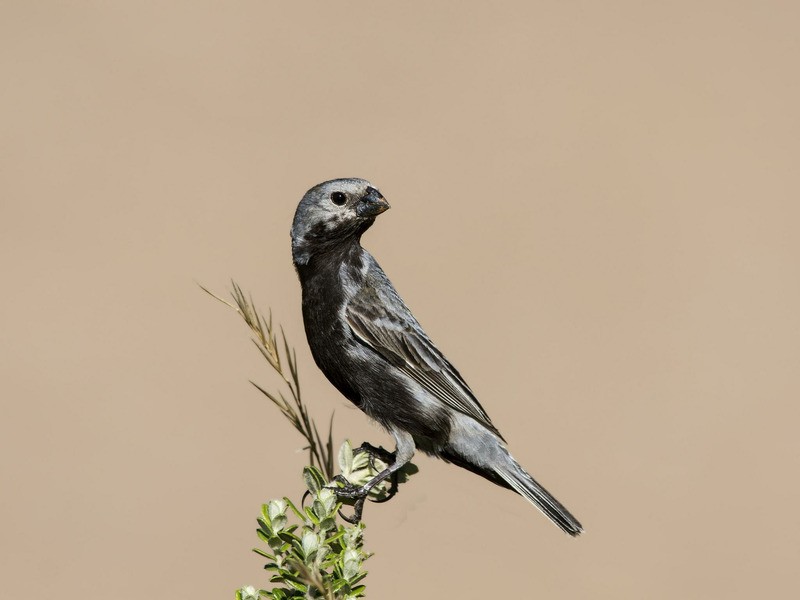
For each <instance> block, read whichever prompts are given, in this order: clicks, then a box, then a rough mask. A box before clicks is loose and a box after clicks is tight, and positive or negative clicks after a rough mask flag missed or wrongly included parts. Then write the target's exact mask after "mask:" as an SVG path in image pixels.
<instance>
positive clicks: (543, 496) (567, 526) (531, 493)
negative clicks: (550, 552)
mask: <svg viewBox="0 0 800 600" xmlns="http://www.w3.org/2000/svg"><path fill="white" fill-rule="evenodd" d="M509 458H510V457H509ZM509 462H510V464H509V465H508V466H505V465H504V466H503V467H501V468H497V469H496V472H497V474H498V475H499V476H500V477H501V478H502V479H503V481H504V482H505V483H507V484H508V486H509V487H510V488H511V489H512V490H514V491H515V492H517V493H518V494H519V495H520V496H522V497H523V498H525V499H526V500H528V501H529V502H530V503H531V504H533V505H534V506H535V507H536V508H538V509H539V510H540V511H542V512H543V513H544V514H545V515H546V516H547V517H549V518H550V520H551V521H553V523H555V524H556V525H558V526H559V527H560V528H561V529H562V530H564V531H565V532H566V533H568V534H570V535H571V536H573V537H574V536H577V535H579V534H580V533H581V532H582V531H583V527H582V526H581V524H580V523H579V522H578V519H576V518H575V517H573V516H572V515H571V514H570V512H569V511H568V510H567V509H566V508H564V506H563V505H562V504H561V503H560V502H559V501H558V500H556V499H555V498H554V497H553V495H552V494H551V493H550V492H548V491H547V490H546V489H544V488H543V487H542V486H541V485H539V483H538V482H537V481H536V480H535V479H534V478H533V477H531V476H530V475H529V474H528V473H527V472H526V471H525V469H523V468H522V467H521V466H520V465H519V463H517V461H515V460H514V459H513V458H512V459H511V460H510V461H509Z"/></svg>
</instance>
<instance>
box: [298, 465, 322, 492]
mask: <svg viewBox="0 0 800 600" xmlns="http://www.w3.org/2000/svg"><path fill="white" fill-rule="evenodd" d="M303 479H304V480H305V482H306V487H307V488H308V491H309V492H311V493H312V494H316V493H317V492H319V491H320V490H321V489H322V488H323V487H324V486H325V478H324V477H323V476H322V473H320V470H319V469H317V468H316V467H313V466H308V467H305V468H304V469H303Z"/></svg>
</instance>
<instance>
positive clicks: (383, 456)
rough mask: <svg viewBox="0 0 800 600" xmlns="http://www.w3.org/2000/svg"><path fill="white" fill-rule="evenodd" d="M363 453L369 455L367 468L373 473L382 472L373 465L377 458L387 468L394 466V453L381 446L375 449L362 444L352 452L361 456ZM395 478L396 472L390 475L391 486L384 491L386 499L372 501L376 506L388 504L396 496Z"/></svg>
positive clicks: (367, 444) (367, 443)
mask: <svg viewBox="0 0 800 600" xmlns="http://www.w3.org/2000/svg"><path fill="white" fill-rule="evenodd" d="M364 452H366V453H367V454H368V455H369V466H370V468H371V469H372V470H373V471H375V472H380V471H382V469H381V468H380V467H379V466H378V465H376V464H375V459H376V458H379V459H380V460H382V461H383V462H384V463H385V464H386V465H387V466H391V465H393V464H394V461H395V453H394V452H389V451H388V450H387V449H386V448H384V447H383V446H378V447H377V448H376V447H375V446H373V445H372V444H370V443H369V442H364V443H362V444H361V445H360V446H359V447H358V448H356V449H355V450H353V454H362V453H364ZM397 476H398V473H397V471H395V472H393V473H392V475H391V477H392V485H391V486H390V487H389V489H388V490H387V491H386V497H385V498H380V499H375V500H372V502H375V503H376V504H381V503H383V502H388V501H389V500H391V499H392V498H394V496H395V494H397V484H398V482H397ZM367 485H369V484H367ZM365 487H366V486H365ZM370 487H371V486H370Z"/></svg>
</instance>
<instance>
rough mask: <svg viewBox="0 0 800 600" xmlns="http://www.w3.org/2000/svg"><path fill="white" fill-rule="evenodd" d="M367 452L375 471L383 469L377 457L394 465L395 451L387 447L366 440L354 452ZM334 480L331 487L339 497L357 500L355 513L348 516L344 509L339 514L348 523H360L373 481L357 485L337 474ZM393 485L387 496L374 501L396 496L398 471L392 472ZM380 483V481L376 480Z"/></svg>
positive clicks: (354, 505)
mask: <svg viewBox="0 0 800 600" xmlns="http://www.w3.org/2000/svg"><path fill="white" fill-rule="evenodd" d="M364 452H366V453H367V454H368V455H369V465H370V468H371V469H372V470H373V471H381V470H382V469H381V468H380V467H379V466H378V465H376V464H375V459H376V458H379V459H380V460H382V461H383V462H384V463H385V464H387V465H392V464H393V463H394V461H395V453H394V452H389V451H388V450H386V449H385V448H382V447H375V446H373V445H372V444H369V443H368V442H364V443H363V444H361V446H359V447H358V448H356V449H355V450H354V451H353V454H362V453H364ZM333 481H334V482H335V484H336V485H332V486H331V487H330V489H331V490H332V491H333V492H334V493H335V494H336V496H337V497H338V498H343V499H345V500H355V502H354V503H353V515H352V516H351V517H348V516H347V515H345V514H344V513H342V511H341V510H340V511H339V516H340V517H342V519H344V520H345V521H347V522H348V523H353V524H356V523H359V522H361V515H362V513H363V511H364V502H365V501H366V500H367V498H368V497H369V493H370V491H371V490H372V487H373V485H371V484H372V482H367V484H366V485H363V486H357V485H353V484H352V483H350V482H349V481H348V480H347V479H346V478H345V477H344V475H337V476H336V477H334V479H333ZM391 481H392V485H391V486H390V487H389V489H388V490H387V491H386V497H385V498H381V499H374V500H372V502H375V503H378V504H380V503H383V502H386V501H388V500H391V499H392V498H394V496H395V494H397V472H394V473H392V475H391ZM376 483H379V482H376Z"/></svg>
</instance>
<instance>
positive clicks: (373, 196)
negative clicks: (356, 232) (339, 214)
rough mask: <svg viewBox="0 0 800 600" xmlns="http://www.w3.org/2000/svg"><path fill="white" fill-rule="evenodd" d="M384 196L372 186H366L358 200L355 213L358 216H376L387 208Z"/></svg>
mask: <svg viewBox="0 0 800 600" xmlns="http://www.w3.org/2000/svg"><path fill="white" fill-rule="evenodd" d="M389 208H390V207H389V203H388V202H387V201H386V198H384V197H383V195H382V194H381V193H380V192H379V191H378V190H376V189H375V188H373V187H370V188H367V193H366V194H365V195H364V196H363V197H362V198H361V200H359V201H358V204H357V205H356V213H357V214H358V216H359V217H377V216H378V215H379V214H381V213H382V212H385V211H387V210H389Z"/></svg>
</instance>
